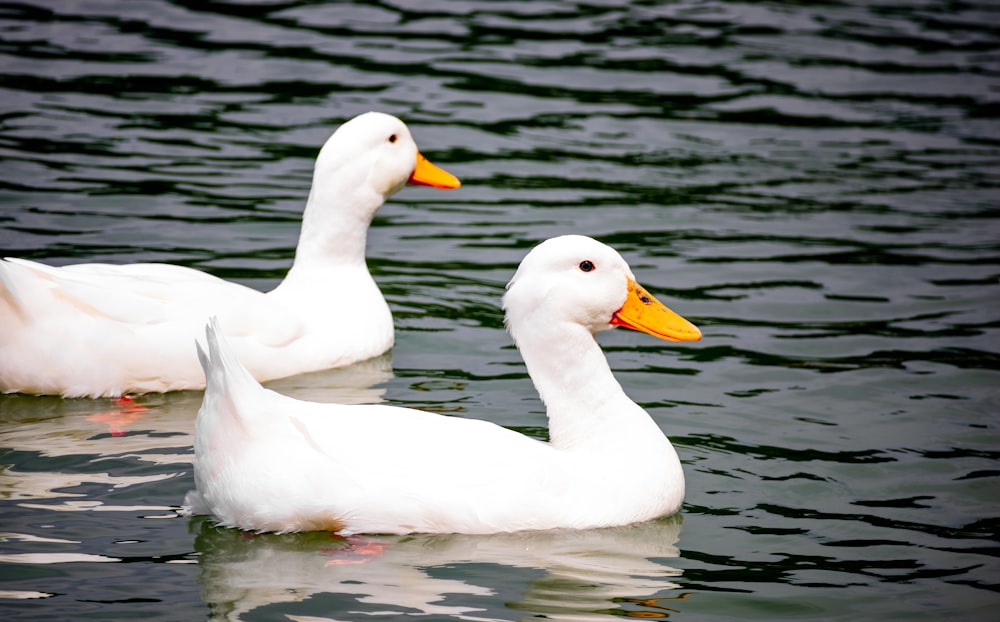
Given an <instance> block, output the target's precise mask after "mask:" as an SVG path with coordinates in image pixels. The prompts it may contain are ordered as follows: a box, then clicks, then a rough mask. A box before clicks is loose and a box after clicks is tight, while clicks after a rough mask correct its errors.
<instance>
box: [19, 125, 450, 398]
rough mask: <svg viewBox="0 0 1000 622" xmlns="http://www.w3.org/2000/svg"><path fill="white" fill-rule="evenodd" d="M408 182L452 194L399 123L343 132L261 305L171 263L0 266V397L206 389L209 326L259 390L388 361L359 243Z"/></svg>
mask: <svg viewBox="0 0 1000 622" xmlns="http://www.w3.org/2000/svg"><path fill="white" fill-rule="evenodd" d="M406 183H412V184H420V185H432V186H435V187H439V188H456V187H458V186H459V182H458V180H457V179H456V178H455V177H454V176H452V175H451V174H449V173H447V172H445V171H443V170H441V169H439V168H437V167H436V166H434V165H433V164H430V163H429V162H428V161H427V160H426V159H424V158H423V156H421V155H420V154H419V152H418V151H417V147H416V144H415V143H414V141H413V138H412V137H411V135H410V132H409V130H408V129H407V127H406V125H404V124H403V122H402V121H400V120H399V119H397V118H395V117H392V116H390V115H386V114H382V113H375V112H369V113H366V114H363V115H360V116H358V117H355V118H354V119H352V120H350V121H348V122H347V123H345V124H344V125H342V126H341V127H340V128H339V129H338V130H337V131H336V132H335V133H334V134H333V136H331V137H330V139H329V140H328V141H327V142H326V144H325V145H324V146H323V148H322V150H321V151H320V153H319V156H318V157H317V159H316V166H315V172H314V174H313V184H312V190H311V192H310V194H309V200H308V202H307V204H306V208H305V212H304V213H303V218H302V232H301V235H300V238H299V244H298V248H297V249H296V253H295V261H294V264H293V265H292V268H291V270H290V271H289V272H288V275H287V276H286V277H285V279H284V280H283V281H282V283H281V284H280V285H278V287H277V288H275V289H274V290H273V291H270V292H267V293H262V292H259V291H256V290H254V289H251V288H248V287H245V286H242V285H239V284H236V283H231V282H227V281H224V280H222V279H219V278H217V277H214V276H211V275H209V274H205V273H203V272H199V271H197V270H193V269H190V268H185V267H181V266H173V265H167V264H130V265H108V264H78V265H72V266H65V267H60V268H56V267H51V266H47V265H43V264H40V263H36V262H33V261H27V260H23V259H6V260H4V261H0V391H3V392H6V393H10V392H22V393H37V394H55V395H64V396H67V397H75V396H91V397H98V396H117V395H122V394H125V393H145V392H161V391H173V390H179V389H200V388H202V387H204V375H203V373H202V370H201V368H200V367H199V365H198V360H197V357H196V356H195V352H194V348H193V347H192V345H191V342H192V339H194V338H196V337H197V336H199V335H200V333H201V331H202V329H203V327H204V325H205V322H206V321H207V319H208V318H209V317H210V316H216V317H219V318H221V320H222V325H223V326H224V327H225V331H226V337H227V338H228V339H229V340H230V342H231V344H232V347H233V348H234V349H235V350H236V352H237V353H238V354H239V356H240V359H241V360H242V361H243V362H244V364H245V365H246V366H247V367H248V368H249V369H250V371H251V373H252V374H253V375H254V377H256V378H257V379H258V380H261V381H265V380H270V379H274V378H281V377H285V376H290V375H293V374H298V373H303V372H307V371H315V370H319V369H328V368H331V367H339V366H343V365H348V364H351V363H353V362H356V361H360V360H363V359H367V358H370V357H373V356H377V355H379V354H381V353H383V352H385V351H386V350H388V349H389V348H391V347H392V345H393V325H392V314H391V313H390V311H389V307H388V305H387V304H386V302H385V299H384V298H383V297H382V294H381V292H380V291H379V289H378V286H377V285H376V284H375V281H374V280H373V279H372V277H371V275H370V274H369V272H368V267H367V265H366V263H365V242H366V238H367V233H368V226H369V224H370V223H371V220H372V217H373V216H374V214H375V212H376V210H378V208H379V207H380V206H381V205H382V204H383V203H384V202H385V200H386V199H387V198H388V197H389V196H391V195H392V194H394V193H395V192H397V191H398V190H399V189H400V188H402V187H403V185H404V184H406Z"/></svg>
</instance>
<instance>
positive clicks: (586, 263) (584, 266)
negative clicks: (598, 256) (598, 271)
mask: <svg viewBox="0 0 1000 622" xmlns="http://www.w3.org/2000/svg"><path fill="white" fill-rule="evenodd" d="M580 269H581V270H583V271H584V272H590V271H591V270H593V269H594V262H592V261H591V260H589V259H584V260H583V261H581V262H580Z"/></svg>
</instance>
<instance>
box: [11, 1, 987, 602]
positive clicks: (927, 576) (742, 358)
mask: <svg viewBox="0 0 1000 622" xmlns="http://www.w3.org/2000/svg"><path fill="white" fill-rule="evenodd" d="M998 23H1000V7H998V5H996V4H995V3H991V2H985V1H975V2H965V3H948V2H932V1H924V2H906V3H904V2H889V1H886V2H877V3H870V2H860V1H857V2H848V1H845V2H829V3H822V4H805V5H803V4H800V3H784V2H766V3H756V2H678V3H669V4H663V5H660V4H657V3H643V2H634V3H629V4H624V3H620V2H588V3H564V2H559V3H556V2H530V3H529V2H516V3H502V4H501V3H490V2H458V1H456V2H443V1H438V2H423V3H420V5H419V8H417V7H416V6H415V5H413V6H411V5H410V4H409V3H401V2H379V3H365V4H349V3H337V4H327V3H309V2H292V1H290V2H273V3H262V2H250V1H245V2H237V1H232V2H218V3H195V2H183V1H174V2H167V1H163V0H146V1H134V2H127V3H120V2H119V3H101V2H78V3H65V2H57V1H55V0H53V1H51V2H30V3H8V4H5V5H3V6H2V7H0V33H2V36H0V160H2V165H0V250H2V252H3V254H5V255H11V256H19V257H27V258H31V259H37V260H41V261H45V262H47V263H51V264H56V265H63V264H67V263H74V262H83V261H105V262H114V263H124V262H134V261H167V262H171V263H177V264H181V265H187V266H192V267H196V268H199V269H203V270H207V271H209V272H212V273H214V274H217V275H220V276H222V277H225V278H229V279H233V280H236V281H239V282H242V283H246V284H249V285H251V286H254V287H258V288H261V289H266V288H270V287H273V286H274V284H276V283H277V282H278V281H279V280H280V278H281V277H282V275H283V274H284V271H285V270H286V269H287V268H288V266H289V265H290V262H291V258H292V255H293V252H294V247H295V242H296V239H297V235H298V227H299V218H300V214H301V209H302V207H303V204H304V201H305V197H306V195H307V193H308V186H309V182H310V176H311V167H312V162H313V158H314V157H315V155H316V152H317V150H318V148H319V146H320V145H321V144H322V143H323V141H324V140H325V139H326V138H327V136H328V135H329V134H330V133H331V132H332V131H333V129H335V128H336V126H337V125H339V124H340V123H342V122H343V121H344V120H346V119H348V118H350V117H351V116H354V115H355V114H358V113H360V112H364V111H366V110H371V109H375V110H382V111H385V112H390V113H393V114H396V115H398V116H400V117H402V118H404V119H405V120H406V121H407V122H408V123H409V124H410V126H411V128H412V130H413V132H414V134H415V137H416V139H417V141H418V144H420V146H421V149H422V151H423V152H424V153H425V154H426V155H427V156H428V157H429V158H430V159H431V160H433V161H435V162H437V163H439V164H441V165H442V166H444V167H445V168H447V169H448V170H450V171H452V172H454V173H455V174H456V175H458V176H459V177H460V178H461V179H462V181H463V184H464V185H463V187H462V188H461V189H460V190H458V191H454V192H450V193H441V192H434V191H429V190H426V189H419V188H407V189H405V190H404V191H403V192H401V193H400V194H399V195H397V196H396V197H395V198H394V199H393V200H392V201H391V202H390V203H389V204H387V205H386V206H385V207H384V208H383V210H382V211H381V212H380V213H379V215H378V216H377V218H376V220H375V222H374V225H373V228H372V231H371V234H370V238H369V258H370V266H371V268H372V271H373V273H374V275H375V278H376V280H377V281H378V282H379V284H380V286H381V288H382V290H383V292H384V293H385V295H386V297H387V299H388V300H389V303H390V306H391V307H392V309H393V312H394V315H395V318H396V326H397V345H396V347H395V349H394V350H393V352H392V355H391V357H385V358H382V359H378V360H376V361H374V362H372V363H370V364H366V365H362V366H359V367H357V368H350V369H348V370H340V371H333V372H324V373H320V374H311V375H307V376H303V377H300V378H293V379H287V380H284V381H280V382H277V383H274V384H273V386H275V388H278V389H279V390H281V391H283V392H286V393H289V394H292V395H295V396H297V397H301V398H304V399H317V400H321V401H337V400H347V401H352V402H365V401H369V402H370V401H380V400H381V401H385V402H388V403H392V404H401V405H407V406H413V407H418V408H427V409H432V410H436V411H438V412H446V413H449V414H452V415H455V416H468V417H479V418H485V419H489V420H491V421H494V422H496V423H499V424H501V425H505V426H510V427H513V428H516V429H519V430H522V431H524V432H525V433H529V434H532V435H535V436H538V437H544V435H545V425H546V421H545V416H544V409H543V407H542V405H541V403H540V402H539V400H538V399H537V396H536V394H535V393H534V390H533V388H532V386H531V383H530V380H529V379H528V377H527V375H526V373H525V370H524V367H523V365H522V364H521V362H520V358H519V357H518V354H517V352H516V350H515V349H514V348H513V347H511V342H510V339H509V337H508V336H507V335H506V334H505V332H504V330H503V326H502V316H501V312H500V310H499V302H500V297H501V295H502V293H503V286H504V284H505V283H506V281H507V280H508V279H509V278H510V276H511V275H512V274H513V271H514V269H515V267H516V266H517V263H518V262H519V261H520V259H521V258H522V257H523V256H524V254H525V253H526V252H527V250H528V249H529V248H530V247H531V246H533V245H534V244H536V243H537V242H539V241H541V240H543V239H545V238H547V237H550V236H553V235H559V234H563V233H583V234H587V235H591V236H594V237H597V238H599V239H601V240H602V241H604V242H607V243H609V244H611V245H613V246H614V247H616V248H617V249H619V250H620V251H621V252H622V253H623V255H624V256H625V257H626V259H627V260H628V261H629V262H630V263H631V265H632V267H633V270H634V271H635V273H636V276H637V277H638V278H639V280H640V281H641V282H642V283H643V284H644V285H646V286H647V287H648V288H649V289H650V290H651V291H653V292H654V293H655V294H656V295H657V296H658V297H659V298H660V299H661V300H663V301H665V302H667V303H668V304H669V305H670V306H672V307H673V308H675V309H676V310H677V311H679V312H681V313H682V314H683V315H685V316H686V317H689V318H690V319H692V320H693V321H694V322H695V323H696V324H698V325H699V326H700V327H702V329H703V331H704V333H705V338H704V340H703V341H702V342H700V343H696V344H669V343H665V342H659V341H655V340H652V339H651V338H649V337H647V336H645V335H641V334H638V333H631V332H627V331H614V332H612V333H608V334H604V335H602V336H601V342H602V344H603V345H604V346H605V350H606V352H607V354H608V357H609V360H610V361H611V364H612V367H613V368H614V369H615V370H616V373H617V375H618V378H619V379H620V381H621V382H622V384H623V386H624V387H625V389H626V391H627V392H628V393H629V394H630V395H631V396H632V397H633V398H634V399H635V400H636V401H638V402H639V403H640V404H642V405H643V406H644V407H645V408H646V409H647V410H648V412H649V413H650V415H651V416H652V417H653V418H654V419H655V420H656V421H657V423H658V424H660V426H661V428H662V429H663V430H664V432H666V433H667V434H668V435H670V437H671V439H672V440H673V441H674V443H675V445H676V446H677V448H678V452H679V454H680V456H681V459H682V461H683V462H684V464H685V470H686V474H687V487H688V494H687V498H686V503H685V506H684V510H683V512H682V514H681V515H680V516H678V517H675V518H671V519H666V520H663V521H656V522H653V523H649V524H644V525H637V526H633V527H628V528H622V529H615V530H608V531H597V532H581V533H572V532H570V533H549V534H515V535H501V536H495V537H465V536H434V537H430V536H412V537H384V536H374V537H371V538H355V539H349V540H343V539H337V538H334V537H331V536H330V535H329V534H303V535H296V536H270V535H267V536H252V535H247V534H241V533H239V532H235V531H231V530H224V529H218V528H216V527H214V526H213V525H211V523H210V522H206V521H204V520H202V519H194V520H191V519H187V518H183V517H180V516H179V515H178V513H177V509H178V506H179V504H180V503H181V501H182V499H183V495H184V493H185V492H186V491H187V490H188V489H189V488H190V487H191V486H192V483H193V479H192V475H191V465H190V460H191V443H192V437H191V435H192V430H193V422H194V417H195V413H196V411H197V408H198V405H199V403H200V394H198V393H196V392H192V393H177V394H169V395H151V396H142V397H139V398H138V399H136V401H135V403H134V404H115V403H113V402H111V401H109V400H62V399H57V398H47V397H45V398H38V397H26V396H0V420H2V421H0V456H2V458H0V464H2V465H3V469H2V471H0V531H2V532H3V534H4V535H3V537H2V540H0V578H2V580H3V583H2V585H0V612H2V614H3V617H4V618H5V619H9V620H33V619H47V620H48V619H109V618H139V617H143V618H150V619H154V618H156V619H165V620H177V619H204V618H213V619H242V620H265V619H267V620H271V619H292V620H303V619H324V620H357V619H371V620H406V619H413V618H416V617H420V618H423V619H435V620H522V619H541V618H543V617H545V618H548V619H556V620H606V621H607V620H613V619H616V617H617V616H623V615H624V616H632V617H651V618H656V617H661V618H672V619H684V620H731V619H750V620H753V619H759V620H781V619H789V620H793V619H823V620H852V621H853V620H858V619H873V620H875V619H877V620H946V619H963V620H991V619H993V617H994V616H995V610H996V609H995V608H996V606H997V605H998V604H1000V596H998V590H1000V579H998V577H1000V574H998V570H1000V564H998V550H1000V549H998V539H1000V536H998V527H1000V520H998V515H1000V512H998V505H997V498H998V497H997V490H998V487H997V485H998V477H1000V435H998V418H997V417H998V411H1000V408H998V407H1000V388H998V387H1000V331H998V324H1000V322H998V311H997V310H998V309H1000V210H998V208H997V204H998V203H997V196H998V185H1000V132H998V129H1000V124H998V103H1000V29H998V28H997V26H996V24H998ZM364 442H371V440H370V439H366V440H365V441H364ZM456 468H461V465H456ZM526 485H530V483H527V482H526Z"/></svg>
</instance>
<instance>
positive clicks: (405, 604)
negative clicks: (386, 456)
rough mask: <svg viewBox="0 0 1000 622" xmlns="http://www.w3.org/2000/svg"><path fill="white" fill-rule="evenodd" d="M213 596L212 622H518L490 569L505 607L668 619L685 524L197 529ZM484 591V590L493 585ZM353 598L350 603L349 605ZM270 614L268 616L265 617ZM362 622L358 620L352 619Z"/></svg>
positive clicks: (551, 614) (207, 595)
mask: <svg viewBox="0 0 1000 622" xmlns="http://www.w3.org/2000/svg"><path fill="white" fill-rule="evenodd" d="M191 528H192V529H193V530H194V532H195V533H196V535H197V537H196V540H195V549H196V551H197V552H198V554H199V558H198V560H199V561H198V564H199V569H200V573H199V581H200V582H201V588H202V597H203V598H204V600H205V602H207V603H209V605H210V607H211V611H212V617H213V619H219V620H238V619H241V618H242V617H243V616H245V615H246V614H248V613H250V612H255V611H256V612H257V613H258V614H261V615H264V613H265V612H267V611H268V609H267V608H268V606H269V605H273V604H276V603H290V602H294V603H301V606H297V607H286V608H283V609H281V610H282V611H286V612H290V613H291V612H294V614H299V615H310V614H311V615H319V614H321V613H322V612H326V611H329V607H331V605H332V603H337V614H336V615H337V616H338V619H343V616H348V617H350V616H362V615H369V614H373V613H376V612H383V613H384V612H385V611H387V610H388V611H396V612H400V613H402V612H406V613H407V614H408V615H427V616H449V617H453V618H455V619H460V620H496V619H501V620H503V619H511V618H512V617H519V614H518V615H517V616H512V615H511V613H510V612H509V611H504V609H503V608H501V604H498V603H497V602H496V599H495V598H486V597H490V596H493V597H495V596H500V595H498V594H497V593H496V587H495V586H491V585H490V584H489V583H488V582H483V581H482V579H481V578H480V575H481V569H482V567H484V566H486V565H496V566H501V567H503V568H504V569H505V572H506V573H507V574H508V576H509V577H511V580H510V581H508V582H507V583H506V585H505V587H504V593H503V594H502V599H503V601H504V603H503V604H502V606H503V607H505V608H508V609H513V610H515V611H518V612H524V613H525V614H526V615H528V616H529V617H530V616H541V617H544V618H546V619H552V620H606V619H607V618H606V616H607V615H608V614H616V615H628V616H633V617H661V616H662V615H664V614H665V613H666V610H665V609H664V608H665V607H669V603H670V599H671V598H679V597H681V596H682V594H681V593H678V592H677V591H676V590H678V588H679V586H678V585H677V584H676V583H675V582H674V581H673V579H675V578H677V577H678V576H680V574H681V572H680V571H679V570H677V569H676V568H672V567H671V566H669V565H666V564H665V563H664V561H663V560H668V559H670V558H675V557H677V556H678V555H679V551H678V549H677V548H676V546H675V543H676V542H677V539H678V535H679V532H680V528H681V519H680V517H679V516H675V517H671V518H668V519H664V520H660V521H654V522H650V523H644V524H640V525H633V526H630V527H622V528H614V529H600V530H591V531H583V532H572V531H557V532H532V533H516V534H498V535H494V536H462V535H434V536H424V535H412V536H371V537H368V536H353V537H351V538H349V539H347V540H343V539H338V538H335V537H331V536H330V535H329V534H325V533H322V534H320V533H312V534H295V535H280V536H279V535H273V534H260V535H256V534H249V533H246V532H240V531H236V530H233V529H220V528H216V527H213V526H212V525H211V523H210V521H208V520H202V519H193V520H192V523H191ZM484 583H485V584H484ZM343 596H347V597H349V598H346V599H345V598H343ZM258 610H259V611H258ZM351 619H353V618H351Z"/></svg>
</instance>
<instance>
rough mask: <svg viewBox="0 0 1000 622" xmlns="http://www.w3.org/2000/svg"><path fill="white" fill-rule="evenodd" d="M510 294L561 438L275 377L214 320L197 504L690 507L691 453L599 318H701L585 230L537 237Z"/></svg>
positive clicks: (355, 509) (491, 528) (418, 523)
mask: <svg viewBox="0 0 1000 622" xmlns="http://www.w3.org/2000/svg"><path fill="white" fill-rule="evenodd" d="M504 308H505V309H506V318H507V324H508V327H509V330H510V333H511V335H512V336H513V338H514V340H515V341H516V343H517V345H518V347H519V348H520V351H521V353H522V355H523V357H524V360H525V363H526V365H527V368H528V372H529V374H530V375H531V378H532V380H533V382H534V384H535V386H536V388H537V389H538V391H539V393H540V394H541V397H542V399H543V401H544V402H545V405H546V408H547V414H548V418H549V425H550V437H551V441H550V442H548V443H544V442H540V441H537V440H534V439H532V438H529V437H527V436H524V435H522V434H520V433H517V432H514V431H511V430H508V429H506V428H503V427H500V426H497V425H495V424H493V423H490V422H487V421H481V420H475V419H464V418H458V417H446V416H442V415H437V414H433V413H428V412H424V411H420V410H412V409H407V408H398V407H393V406H384V405H352V406H348V405H337V404H316V403H311V402H302V401H298V400H295V399H292V398H289V397H286V396H283V395H280V394H278V393H275V392H273V391H269V390H267V389H264V388H263V387H261V386H260V385H259V384H258V383H257V382H256V381H255V380H254V379H253V377H252V376H251V375H250V374H249V373H247V371H246V370H245V369H244V367H243V366H242V364H241V363H240V362H239V361H238V360H237V358H236V355H235V354H234V352H233V351H231V350H230V348H229V346H228V345H227V344H226V340H225V339H224V338H222V337H221V335H220V325H219V323H218V322H216V321H214V320H213V321H212V322H211V324H210V326H209V328H208V330H207V333H208V339H207V343H208V352H207V354H206V353H205V352H201V356H202V364H203V365H204V367H205V373H206V375H207V377H208V386H207V389H206V392H205V397H204V402H203V404H202V407H201V410H200V411H199V413H198V419H197V423H196V432H195V482H196V490H195V491H192V492H191V493H189V495H188V497H187V499H186V501H185V503H186V506H187V507H188V511H190V512H191V513H194V514H211V515H213V516H214V517H215V518H216V520H218V522H219V523H221V524H223V525H227V526H231V527H238V528H241V529H248V530H257V531H277V532H287V531H309V530H339V531H344V532H346V533H356V532H368V533H380V532H381V533H408V532H460V533H493V532H505V531H518V530H528V529H552V528H562V527H566V528H592V527H607V526H612V525H623V524H628V523H632V522H637V521H644V520H648V519H652V518H655V517H658V516H662V515H666V514H670V513H673V512H676V511H677V509H678V508H679V507H680V504H681V501H682V499H683V497H684V475H683V472H682V470H681V464H680V461H679V460H678V458H677V454H676V452H675V451H674V448H673V446H672V445H671V444H670V441H669V440H668V439H667V438H666V437H665V436H664V435H663V433H662V432H661V431H660V429H659V427H658V426H657V425H656V423H654V421H653V420H652V419H651V418H650V417H649V415H648V414H647V413H646V412H645V411H643V410H642V408H640V407H639V406H638V405H637V404H635V403H634V402H633V401H632V400H631V399H629V398H628V396H626V395H625V393H624V391H623V390H622V388H621V386H620V385H619V384H618V382H617V381H616V380H615V378H614V376H613V375H612V373H611V370H610V368H609V367H608V364H607V360H606V359H605V357H604V354H603V352H602V351H601V349H600V346H599V345H598V344H597V342H596V340H595V339H594V333H595V332H597V331H601V330H607V329H609V328H612V327H613V326H614V325H620V326H626V327H629V328H633V329H636V330H642V331H644V332H647V333H650V334H653V335H654V336H657V337H661V338H664V339H672V340H685V341H687V340H696V339H699V338H700V337H701V334H700V332H699V331H698V329H697V328H695V327H694V326H693V325H691V324H690V323H689V322H687V321H686V320H684V319H683V318H681V317H680V316H678V315H677V314H675V313H674V312H672V311H670V310H669V309H667V308H666V307H664V306H663V305H662V304H661V303H659V302H658V301H657V300H656V299H655V298H653V297H652V296H650V295H649V294H648V292H646V291H645V290H643V289H642V288H641V287H640V286H638V285H637V284H636V283H635V281H634V277H633V276H632V273H631V271H630V270H629V268H628V265H627V264H626V263H625V261H624V260H623V259H622V258H621V256H620V255H619V254H618V253H617V252H615V251H614V250H613V249H611V248H609V247H607V246H605V245H603V244H601V243H599V242H597V241H595V240H592V239H590V238H586V237H582V236H563V237H560V238H554V239H551V240H548V241H546V242H544V243H542V244H540V245H539V246H538V247H536V248H535V249H534V250H532V251H531V252H530V253H529V254H528V256H527V257H525V259H524V260H523V262H522V263H521V266H520V267H519V269H518V270H517V273H516V274H515V276H514V278H513V279H512V280H511V282H510V284H509V285H508V291H507V294H506V295H505V297H504Z"/></svg>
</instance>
